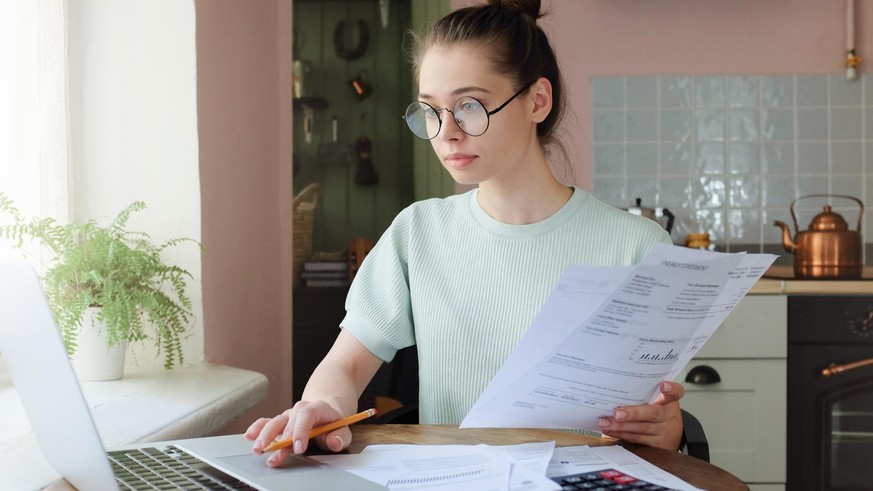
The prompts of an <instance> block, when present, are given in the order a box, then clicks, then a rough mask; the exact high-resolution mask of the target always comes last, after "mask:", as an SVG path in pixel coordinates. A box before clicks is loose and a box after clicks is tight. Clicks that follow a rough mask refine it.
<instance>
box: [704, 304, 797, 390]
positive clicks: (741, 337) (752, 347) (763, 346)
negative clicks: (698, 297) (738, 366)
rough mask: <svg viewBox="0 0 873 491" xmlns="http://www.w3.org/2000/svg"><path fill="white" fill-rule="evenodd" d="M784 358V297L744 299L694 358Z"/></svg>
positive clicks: (785, 334) (785, 320)
mask: <svg viewBox="0 0 873 491" xmlns="http://www.w3.org/2000/svg"><path fill="white" fill-rule="evenodd" d="M786 356H788V297H786V296H785V295H747V296H746V297H745V298H743V299H742V300H740V303H739V304H737V306H736V308H734V311H733V312H731V314H730V315H729V316H728V317H727V319H725V320H724V322H723V323H722V325H721V326H719V328H718V329H717V330H716V331H715V334H713V335H712V337H711V338H710V339H709V341H707V342H706V344H705V345H703V348H701V349H700V353H698V354H697V358H785V357H786ZM780 383H781V384H784V383H785V381H782V382H780Z"/></svg>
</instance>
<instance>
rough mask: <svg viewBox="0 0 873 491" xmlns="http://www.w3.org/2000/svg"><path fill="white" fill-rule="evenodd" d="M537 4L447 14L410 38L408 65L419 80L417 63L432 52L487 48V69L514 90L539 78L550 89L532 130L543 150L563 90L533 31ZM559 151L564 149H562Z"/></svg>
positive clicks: (542, 40)
mask: <svg viewBox="0 0 873 491" xmlns="http://www.w3.org/2000/svg"><path fill="white" fill-rule="evenodd" d="M540 7H541V2H540V0H489V1H488V3H486V4H483V5H477V6H473V7H466V8H462V9H458V10H455V11H453V12H450V13H449V14H447V15H446V16H445V17H443V18H442V19H440V20H438V21H437V22H436V23H435V24H434V25H433V26H431V28H430V29H429V30H428V31H427V33H426V34H425V35H424V36H423V37H416V38H415V46H414V48H413V53H412V62H413V66H414V67H415V75H416V78H418V75H419V71H420V68H421V61H422V58H424V54H425V52H426V51H427V49H428V48H430V47H431V46H445V47H449V46H454V45H458V44H472V45H477V46H483V47H487V48H488V53H489V56H490V58H491V63H492V68H493V69H494V70H495V71H497V72H498V73H503V74H505V75H506V76H508V77H510V78H511V79H512V80H513V81H514V82H515V85H516V87H517V88H518V89H521V88H522V86H523V85H524V84H530V83H533V82H534V81H536V80H537V79H538V78H539V77H546V78H547V79H548V80H549V82H551V84H552V111H551V112H550V113H549V115H548V116H546V119H545V120H543V121H542V122H541V123H540V124H538V125H537V136H538V137H539V140H540V144H541V145H543V146H546V145H549V144H552V143H557V144H558V146H560V142H558V141H557V137H556V135H555V128H556V127H557V126H558V123H559V122H560V121H561V119H562V117H563V114H564V109H565V104H566V103H565V98H564V84H563V82H562V80H561V71H560V69H559V68H558V62H557V60H556V58H555V52H554V50H553V49H552V46H551V44H550V43H549V40H548V38H547V37H546V34H545V32H543V30H542V29H541V28H540V27H539V26H538V25H537V19H539V18H540V17H542V16H543V15H544V14H543V13H541V12H540ZM562 150H563V149H562Z"/></svg>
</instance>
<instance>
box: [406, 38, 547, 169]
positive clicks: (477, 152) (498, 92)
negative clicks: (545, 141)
mask: <svg viewBox="0 0 873 491" xmlns="http://www.w3.org/2000/svg"><path fill="white" fill-rule="evenodd" d="M518 89H519V88H518V87H516V86H514V85H513V82H512V80H510V79H509V78H507V77H506V76H505V75H503V74H500V73H497V72H494V71H493V70H492V69H491V68H490V60H489V59H488V58H487V57H486V56H485V53H484V51H483V48H480V47H470V46H454V47H449V48H444V47H431V48H430V49H428V50H427V52H426V53H425V55H424V58H423V59H422V62H421V68H420V70H419V96H418V100H420V101H423V102H426V103H428V104H430V105H431V106H433V107H434V108H437V109H440V108H448V109H449V110H451V109H452V108H453V107H454V106H455V102H456V101H457V100H458V99H460V98H461V97H465V96H470V97H474V98H476V99H478V100H479V101H481V102H482V104H483V105H484V106H485V109H486V110H487V111H489V112H490V111H493V110H494V109H496V108H498V107H499V106H500V105H501V104H503V103H504V102H506V100H507V99H509V98H510V97H512V95H513V94H515V93H516V92H517V91H518ZM531 108H532V103H531V98H530V92H525V93H524V94H521V95H519V96H518V97H517V98H516V99H514V100H513V101H511V102H510V103H509V104H507V105H506V106H505V107H504V108H503V109H502V110H500V112H498V113H496V114H493V115H491V116H490V119H489V124H488V129H487V131H485V133H484V134H482V135H480V136H470V135H468V134H466V133H464V132H463V131H462V130H461V128H459V127H458V124H457V123H456V122H455V120H454V118H453V117H452V114H451V113H449V112H447V111H441V112H440V118H441V119H442V126H441V127H440V130H439V134H437V136H436V137H435V138H433V139H432V140H430V142H431V145H433V149H434V152H436V154H437V156H438V157H439V159H440V161H441V162H442V164H443V166H444V167H445V168H446V169H447V170H448V171H449V173H450V174H451V175H452V177H453V178H454V179H455V181H457V182H459V183H461V184H480V183H482V182H484V181H488V180H491V179H511V178H512V176H513V175H515V174H516V173H515V172H514V171H517V170H518V169H519V165H521V164H523V163H524V162H526V161H527V160H528V159H529V155H530V154H529V153H528V152H530V151H531V150H532V149H533V148H536V149H537V150H539V142H538V140H537V138H536V122H534V121H533V117H532V116H531Z"/></svg>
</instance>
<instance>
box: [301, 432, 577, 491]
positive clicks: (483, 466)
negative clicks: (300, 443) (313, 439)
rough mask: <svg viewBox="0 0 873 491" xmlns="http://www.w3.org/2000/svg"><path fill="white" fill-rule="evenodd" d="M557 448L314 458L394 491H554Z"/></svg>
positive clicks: (374, 451)
mask: <svg viewBox="0 0 873 491" xmlns="http://www.w3.org/2000/svg"><path fill="white" fill-rule="evenodd" d="M554 447H555V442H536V443H526V444H520V445H506V446H489V445H370V446H368V447H367V448H365V449H364V450H363V451H362V452H361V453H360V454H337V455H317V456H313V458H314V459H317V460H319V461H321V462H324V463H326V464H330V465H333V466H335V467H339V468H342V469H345V470H347V471H349V472H353V473H355V474H357V475H359V476H361V477H363V478H365V479H369V480H370V481H373V482H376V483H378V484H381V485H383V486H386V487H388V489H391V490H404V489H423V488H426V489H428V490H431V491H438V490H446V491H464V490H470V491H474V490H475V491H481V490H486V491H491V490H495V491H496V490H500V491H554V490H558V489H560V486H558V485H557V483H555V482H554V481H552V480H551V479H548V478H547V477H545V471H546V468H547V467H548V464H549V462H550V459H551V456H552V451H553V450H554Z"/></svg>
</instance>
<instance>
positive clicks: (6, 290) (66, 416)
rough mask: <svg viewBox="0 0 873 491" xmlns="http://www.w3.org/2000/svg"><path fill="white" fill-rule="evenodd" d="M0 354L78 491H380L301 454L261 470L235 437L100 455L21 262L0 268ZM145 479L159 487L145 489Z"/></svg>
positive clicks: (44, 444)
mask: <svg viewBox="0 0 873 491" xmlns="http://www.w3.org/2000/svg"><path fill="white" fill-rule="evenodd" d="M0 353H2V355H3V358H4V360H5V363H6V366H7V369H8V370H9V374H10V375H11V376H12V381H13V384H14V385H15V388H16V389H17V391H18V394H19V397H20V399H21V403H22V405H23V406H24V409H25V411H26V413H27V417H28V419H29V420H30V425H31V429H32V431H33V433H34V435H35V437H36V439H37V442H38V443H39V446H40V449H41V450H42V453H43V455H44V456H45V459H46V461H47V462H48V463H49V464H50V465H51V466H52V467H54V469H55V470H56V471H58V473H60V474H61V476H63V477H64V478H65V479H66V480H67V481H68V482H69V483H70V484H72V485H73V486H75V487H76V488H78V489H80V490H82V491H92V490H96V491H103V490H112V489H258V490H263V491H271V490H285V489H307V490H309V489H348V490H376V489H385V488H383V487H382V486H379V485H377V484H375V483H373V482H370V481H367V480H365V479H363V478H361V477H358V476H356V475H354V474H351V473H349V472H346V471H343V470H340V469H336V468H333V467H330V466H327V465H324V464H321V463H319V462H316V461H314V460H311V459H308V458H305V457H302V456H291V457H289V459H288V460H287V461H286V462H285V465H284V466H283V467H282V468H278V469H274V468H268V467H267V465H266V463H265V460H266V456H256V455H253V454H252V453H251V446H252V444H251V442H249V441H247V440H246V439H245V438H243V436H242V435H227V436H217V437H206V438H194V439H188V440H178V441H174V442H157V443H149V444H144V445H142V446H139V447H130V448H126V449H123V450H115V451H110V452H107V451H106V450H105V449H104V447H103V444H102V442H101V441H100V436H99V434H98V433H97V428H96V426H94V422H93V420H92V419H91V414H90V412H89V410H88V406H87V404H86V402H85V398H84V395H83V394H82V391H81V388H80V387H79V382H78V380H77V379H76V376H75V373H74V372H73V369H72V367H71V365H70V362H69V359H68V358H67V354H66V351H65V349H64V346H63V342H62V340H61V337H60V333H59V331H58V329H57V327H56V325H55V321H54V318H53V317H52V314H51V310H50V309H49V306H48V303H47V301H46V299H45V296H44V294H43V291H42V287H41V286H40V283H39V280H38V278H37V276H36V274H35V273H34V271H33V269H32V268H31V267H30V266H29V265H28V264H26V263H24V262H12V263H2V262H0ZM58 408H63V410H62V411H61V412H59V410H58ZM59 413H60V414H62V415H63V416H62V417H59ZM131 424H135V423H133V422H132V423H131ZM140 473H142V474H144V476H145V477H138V476H137V474H140ZM149 479H151V480H153V481H157V482H159V483H160V486H155V487H151V486H149V485H147V484H145V482H146V481H147V480H149ZM125 481H130V484H128V483H126V482H125Z"/></svg>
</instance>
